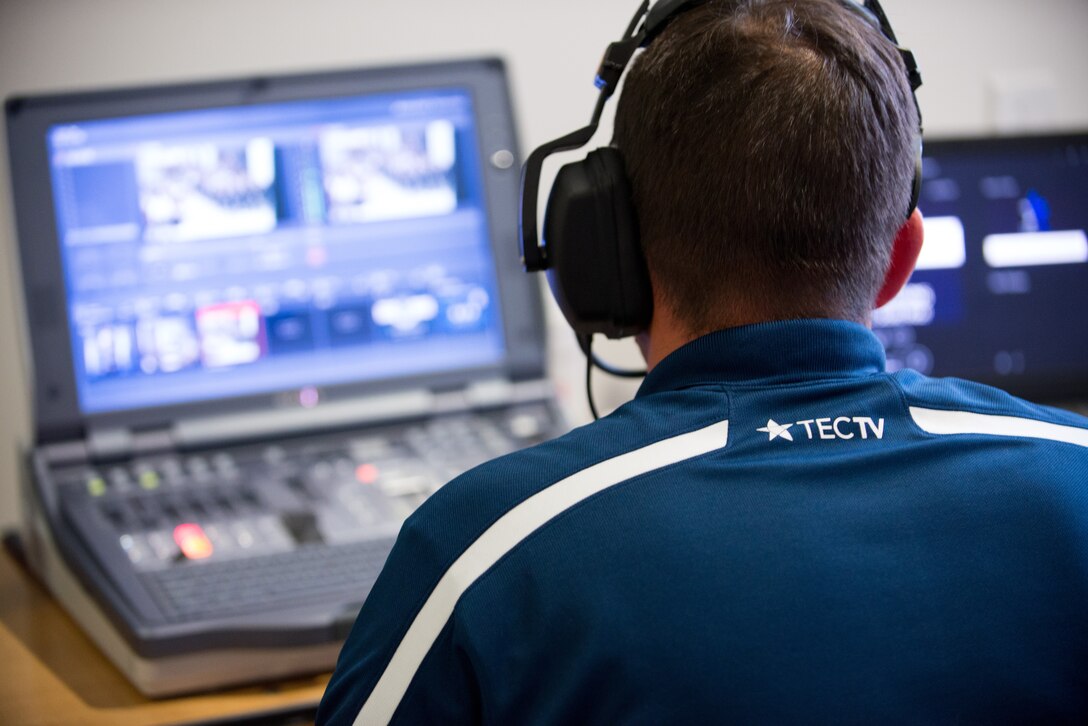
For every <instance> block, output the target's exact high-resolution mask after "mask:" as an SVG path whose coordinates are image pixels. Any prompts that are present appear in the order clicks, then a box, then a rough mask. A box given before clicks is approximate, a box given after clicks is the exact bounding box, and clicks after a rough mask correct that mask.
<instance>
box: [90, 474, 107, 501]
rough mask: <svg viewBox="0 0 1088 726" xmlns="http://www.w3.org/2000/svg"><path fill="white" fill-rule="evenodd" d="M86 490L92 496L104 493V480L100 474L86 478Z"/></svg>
mask: <svg viewBox="0 0 1088 726" xmlns="http://www.w3.org/2000/svg"><path fill="white" fill-rule="evenodd" d="M87 492H88V493H90V495H91V496H92V497H100V496H102V495H103V494H105V493H106V480H105V479H103V478H102V477H100V476H92V477H90V478H89V479H87Z"/></svg>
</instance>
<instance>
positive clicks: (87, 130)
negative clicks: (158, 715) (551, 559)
mask: <svg viewBox="0 0 1088 726" xmlns="http://www.w3.org/2000/svg"><path fill="white" fill-rule="evenodd" d="M5 111H6V118H7V129H8V141H9V143H8V146H9V150H10V163H11V178H12V180H13V189H14V199H15V209H16V219H17V232H18V239H19V249H20V258H21V262H22V278H23V283H24V292H25V300H26V312H27V319H28V320H27V322H28V330H29V338H30V347H31V352H32V357H33V371H34V381H33V405H34V413H35V434H36V438H35V445H34V448H33V451H31V452H29V456H28V459H27V460H28V465H29V466H28V468H29V473H28V476H27V477H26V485H25V489H26V491H25V492H24V497H23V499H24V502H25V509H26V519H27V521H28V525H29V526H28V527H27V534H28V537H27V539H28V544H27V548H28V559H29V560H30V562H31V564H32V565H33V567H34V568H35V569H36V571H37V572H38V573H39V574H40V575H41V577H42V579H43V580H44V582H45V583H46V584H47V585H48V587H49V588H50V589H51V590H52V592H53V593H54V594H55V595H56V596H57V597H58V599H59V600H60V602H61V603H62V604H63V605H65V606H66V607H67V609H68V610H69V611H70V612H71V613H72V615H73V616H74V617H75V619H76V620H77V621H78V622H79V623H80V624H81V625H82V626H83V628H84V629H85V630H86V631H87V633H88V634H89V635H90V637H91V638H92V639H94V640H95V642H96V643H97V644H98V645H99V646H100V647H101V648H102V649H103V650H104V652H105V653H106V654H107V655H108V656H109V657H110V658H111V659H112V661H113V662H114V663H115V664H116V665H117V666H118V667H119V668H120V670H121V671H122V672H124V673H125V675H126V676H127V677H128V678H129V679H130V680H131V681H132V682H133V683H134V684H135V686H136V687H137V688H138V689H139V690H140V691H142V692H143V693H145V694H147V695H150V696H165V695H171V694H177V693H183V692H188V691H196V690H201V689H207V688H221V687H224V686H227V685H232V684H238V683H245V682H251V681H256V680H263V679H269V678H277V677H283V676H288V675H295V674H301V673H306V672H317V671H321V670H327V669H330V668H331V667H332V666H333V664H334V662H335V658H336V655H337V652H338V650H339V647H340V643H341V642H342V640H343V638H344V637H345V636H346V633H347V631H348V629H349V628H350V626H351V624H352V622H353V621H354V618H355V616H356V614H357V612H358V610H359V607H360V606H361V604H362V601H363V600H364V598H365V597H366V595H367V592H368V590H369V588H370V586H371V584H372V582H373V580H374V578H375V577H376V575H377V573H378V571H379V570H380V569H381V567H382V565H383V563H384V561H385V558H386V555H387V554H388V552H389V550H390V547H391V545H392V542H393V540H394V538H395V536H396V534H397V532H398V530H399V527H400V525H401V523H402V522H403V521H404V519H405V517H407V516H408V515H410V514H411V513H412V511H413V510H414V509H415V508H416V507H417V506H418V505H419V504H420V503H421V502H422V501H423V500H424V499H426V497H427V496H428V495H429V494H431V493H432V492H433V491H435V490H436V489H437V488H438V487H440V486H442V485H443V484H445V483H446V482H448V481H449V480H450V479H452V478H453V477H455V476H457V475H458V474H459V473H461V472H463V471H465V470H466V469H468V468H470V467H472V466H474V465H476V464H479V463H481V462H483V461H485V460H487V459H490V458H493V457H495V456H497V455H501V454H503V453H506V452H509V451H512V450H515V449H517V448H520V447H523V446H527V445H531V444H534V443H537V442H539V441H542V440H545V439H547V438H550V437H552V436H554V435H555V434H556V433H557V432H559V431H560V430H561V428H562V422H561V418H560V416H559V414H558V409H557V406H556V403H555V399H554V397H553V392H552V389H551V387H550V385H549V384H548V382H547V379H546V377H545V345H544V343H545V335H544V324H543V316H542V311H541V303H540V297H539V293H538V289H537V287H536V286H535V283H534V282H533V281H532V279H531V278H529V277H528V276H526V275H525V274H524V273H523V272H522V271H521V269H520V266H519V264H518V260H517V259H516V248H517V245H516V234H517V229H516V214H517V177H518V173H519V163H518V157H517V151H516V148H517V147H516V140H515V132H514V122H513V118H512V114H511V105H510V98H509V93H508V88H507V83H506V78H505V72H504V67H503V64H502V63H501V62H500V61H498V60H495V59H478V60H465V61H458V62H452V63H441V64H427V65H414V66H402V67H388V68H376V69H363V70H354V71H346V72H334V73H320V74H309V75H285V76H272V77H259V78H246V79H239V80H228V81H220V82H210V83H199V84H191V85H171V86H158V87H147V88H137V89H127V90H109V91H101V92H92V93H71V94H58V95H48V96H36V97H27V98H14V99H9V100H8V101H7V103H6V107H5Z"/></svg>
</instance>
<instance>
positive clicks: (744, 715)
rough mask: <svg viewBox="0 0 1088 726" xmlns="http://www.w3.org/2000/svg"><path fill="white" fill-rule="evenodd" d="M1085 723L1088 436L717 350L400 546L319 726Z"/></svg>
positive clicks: (459, 502)
mask: <svg viewBox="0 0 1088 726" xmlns="http://www.w3.org/2000/svg"><path fill="white" fill-rule="evenodd" d="M388 721H394V722H397V723H475V722H488V723H500V724H509V723H518V724H523V723H572V722H573V723H610V724H611V723H685V722H688V723H706V722H722V721H728V722H740V723H796V722H866V723H874V722H875V723H890V722H925V723H948V722H964V723H979V722H993V721H998V722H1003V723H1004V722H1016V721H1035V722H1040V721H1041V722H1049V723H1055V722H1077V723H1085V722H1088V421H1086V420H1085V419H1083V418H1080V417H1078V416H1074V415H1072V414H1069V413H1065V412H1060V411H1057V410H1054V409H1050V408H1045V407H1040V406H1036V405H1032V404H1029V403H1026V402H1024V401H1021V400H1018V399H1016V398H1013V397H1011V396H1008V395H1006V394H1004V393H1002V392H1000V391H997V390H995V389H992V388H988V387H985V386H980V385H976V384H972V383H968V382H965V381H960V380H934V379H929V378H926V377H924V376H921V375H919V374H917V373H914V372H910V371H902V372H898V373H895V374H888V373H886V372H885V371H884V353H883V349H882V348H881V346H880V343H879V342H878V341H877V340H876V338H875V337H874V336H873V335H872V333H871V332H870V331H868V330H867V329H866V328H864V327H862V326H859V325H855V324H853V323H847V322H840V321H829V320H807V321H790V322H781V323H769V324H762V325H753V326H747V327H742V328H735V329H730V330H724V331H721V332H717V333H714V334H711V335H708V336H705V337H703V338H700V339H698V340H695V341H693V342H692V343H690V344H688V345H686V346H684V347H683V348H681V349H680V350H678V351H676V352H674V353H673V354H672V355H670V356H669V357H667V358H666V359H665V360H664V361H662V362H661V363H660V364H659V365H658V366H657V367H656V368H655V369H654V370H653V371H652V372H651V373H650V375H649V376H647V378H646V380H645V382H644V384H643V385H642V387H641V388H640V390H639V392H638V395H637V397H636V398H635V400H633V401H632V402H630V403H628V404H626V405H624V406H623V407H621V408H620V409H618V410H617V411H616V412H614V413H613V414H612V415H610V416H607V417H605V418H604V419H602V420H600V421H598V422H596V423H593V424H590V425H588V426H584V427H581V428H579V429H576V430H574V431H572V432H571V433H570V434H568V435H566V436H563V437H561V438H559V439H556V440H554V441H551V442H548V443H545V444H543V445H540V446H537V447H534V448H532V449H528V450H525V451H522V452H518V453H515V454H512V455H510V456H506V457H503V458H500V459H497V460H495V461H492V462H490V463H487V464H485V465H483V466H481V467H478V468H477V469H474V470H472V471H470V472H469V473H467V474H465V475H464V476H462V477H459V478H458V479H455V480H454V481H453V482H451V483H450V484H448V485H447V486H445V487H443V488H442V489H441V490H440V491H438V492H437V493H436V494H434V495H433V496H432V497H431V498H430V499H429V500H428V501H427V502H426V503H425V504H424V505H423V506H422V507H421V508H420V509H419V510H418V511H417V512H416V513H415V514H414V515H412V517H410V518H409V519H408V520H407V521H406V522H405V524H404V527H403V529H402V530H401V533H400V536H399V538H398V540H397V543H396V546H395V547H394V549H393V552H392V554H391V555H390V557H389V560H388V563H387V564H386V567H385V570H384V571H383V572H382V574H381V577H380V578H379V579H378V581H377V583H376V584H375V586H374V588H373V590H372V592H371V593H370V595H369V597H368V599H367V600H366V603H365V605H364V606H363V608H362V611H361V612H360V615H359V618H358V620H357V622H356V624H355V627H354V629H353V630H352V632H351V635H350V636H349V638H348V640H347V642H346V644H345V645H344V649H343V651H342V653H341V655H340V660H339V662H338V664H337V667H336V672H335V673H334V674H333V677H332V680H331V682H330V683H329V686H328V690H327V691H326V693H325V697H324V700H323V701H322V703H321V707H320V710H319V712H318V722H319V723H337V724H347V723H352V722H356V723H385V722H388Z"/></svg>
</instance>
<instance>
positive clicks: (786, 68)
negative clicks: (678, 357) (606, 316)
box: [615, 0, 919, 334]
mask: <svg viewBox="0 0 1088 726" xmlns="http://www.w3.org/2000/svg"><path fill="white" fill-rule="evenodd" d="M918 123H919V122H918V117H917V112H916V108H915V106H914V103H913V101H912V99H911V92H910V88H909V86H908V84H907V79H906V73H905V71H904V70H903V61H902V58H901V57H900V56H899V54H898V52H897V51H896V49H895V47H894V46H893V45H892V44H891V42H890V41H888V40H887V39H886V38H884V37H883V36H882V35H881V34H880V32H879V31H878V30H877V29H875V28H874V27H872V26H871V25H869V24H868V23H867V22H866V21H865V19H863V18H862V17H860V16H858V15H857V14H856V13H854V12H852V11H851V10H849V9H847V8H846V7H845V6H844V5H843V2H841V1H840V0H740V1H739V2H737V1H732V2H730V1H727V0H711V1H710V2H707V3H705V4H703V5H701V6H698V7H696V8H694V9H692V10H689V11H687V12H685V13H683V14H681V15H680V16H679V17H677V18H676V19H675V20H673V21H672V23H671V24H670V25H669V27H668V28H667V29H666V30H665V31H664V33H663V34H662V35H661V36H660V37H659V38H657V39H656V40H655V41H654V42H653V43H652V44H651V45H650V47H649V48H648V49H647V50H646V51H645V52H644V53H643V54H642V55H641V56H639V57H638V58H637V59H636V60H635V62H634V63H633V66H632V68H631V70H630V71H629V73H628V76H627V78H626V80H625V84H624V89H623V92H622V94H621V97H620V101H619V105H618V108H617V111H616V122H615V142H616V145H617V146H618V147H619V148H620V150H621V151H622V152H623V155H624V158H625V162H626V165H627V170H628V174H629V176H630V178H631V183H632V188H633V192H634V197H635V206H636V209H637V212H638V221H639V227H640V234H641V239H642V245H643V249H644V252H645V255H646V259H647V264H648V267H649V269H650V273H651V278H652V280H653V284H654V287H655V292H656V293H657V296H658V297H659V299H663V300H664V301H665V302H666V303H667V304H669V306H670V308H671V309H672V310H673V312H674V313H675V315H676V317H677V318H678V319H679V320H680V321H681V322H682V324H684V325H685V326H687V327H688V331H687V332H690V333H693V334H701V333H705V332H709V331H711V330H714V329H717V328H720V327H725V326H726V325H729V324H736V323H739V322H755V320H754V319H752V315H751V312H750V311H752V310H759V311H761V315H760V316H759V317H761V318H762V319H766V320H772V319H785V318H797V317H836V318H845V319H851V320H858V321H861V320H866V319H867V318H868V315H869V312H870V309H871V307H872V305H873V300H874V298H875V296H876V292H877V290H878V289H879V287H880V284H881V282H882V281H883V278H884V272H885V270H886V268H887V266H888V261H889V255H890V250H891V245H892V240H893V238H894V236H895V233H896V231H897V230H898V228H899V227H900V226H901V225H902V224H903V223H904V221H905V219H906V213H907V208H908V206H909V199H910V189H911V179H912V177H913V173H914V161H915V156H916V151H915V144H916V143H917V139H916V137H917V133H918Z"/></svg>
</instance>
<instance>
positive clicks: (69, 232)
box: [48, 88, 505, 414]
mask: <svg viewBox="0 0 1088 726" xmlns="http://www.w3.org/2000/svg"><path fill="white" fill-rule="evenodd" d="M473 119H474V116H473V104H472V97H471V94H470V93H469V92H468V91H467V90H461V89H456V88H447V89H435V90H431V91H410V92H399V93H395V94H384V95H368V96H360V97H345V98H330V99H309V100H302V101H292V102H284V103H275V104H254V105H245V106H230V107H222V108H206V109H200V110H192V111H182V112H172V113H166V114H158V115H145V116H133V117H124V118H111V119H94V120H88V121H86V122H77V123H66V124H64V125H56V126H53V127H52V128H51V129H50V131H49V134H48V145H49V154H50V166H51V171H52V183H53V190H54V199H55V207H56V214H57V225H58V237H59V240H60V245H61V250H62V260H63V266H64V272H65V283H66V288H67V303H68V308H67V313H68V316H69V322H70V330H71V337H72V345H73V348H72V350H73V357H74V369H75V374H76V383H77V388H78V392H79V400H80V407H81V409H82V411H83V413H85V414H94V413H102V412H109V411H121V410H126V409H133V408H139V407H150V406H160V405H168V404H172V403H180V402H189V401H200V400H208V399H212V398H218V397H224V396H239V395H246V394H255V393H261V392H269V391H275V390H282V389H287V388H293V387H297V388H302V387H304V386H318V385H329V384H336V383H344V382H348V381H357V380H380V379H382V378H386V377H399V376H410V375H418V374H430V373H436V372H440V371H444V370H453V369H463V368H471V367H476V366H488V365H495V364H497V363H499V362H501V360H502V359H503V356H504V345H505V343H504V339H503V332H502V330H503V328H502V321H501V319H500V313H499V310H498V295H497V289H496V271H495V269H494V264H493V261H492V256H491V250H490V242H489V231H488V220H487V215H486V212H485V209H484V206H483V205H484V189H483V178H482V169H481V168H480V161H479V159H480V155H479V153H478V147H477V145H478V139H477V132H476V128H475V124H474V120H473ZM303 403H305V401H304V402H303Z"/></svg>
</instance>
